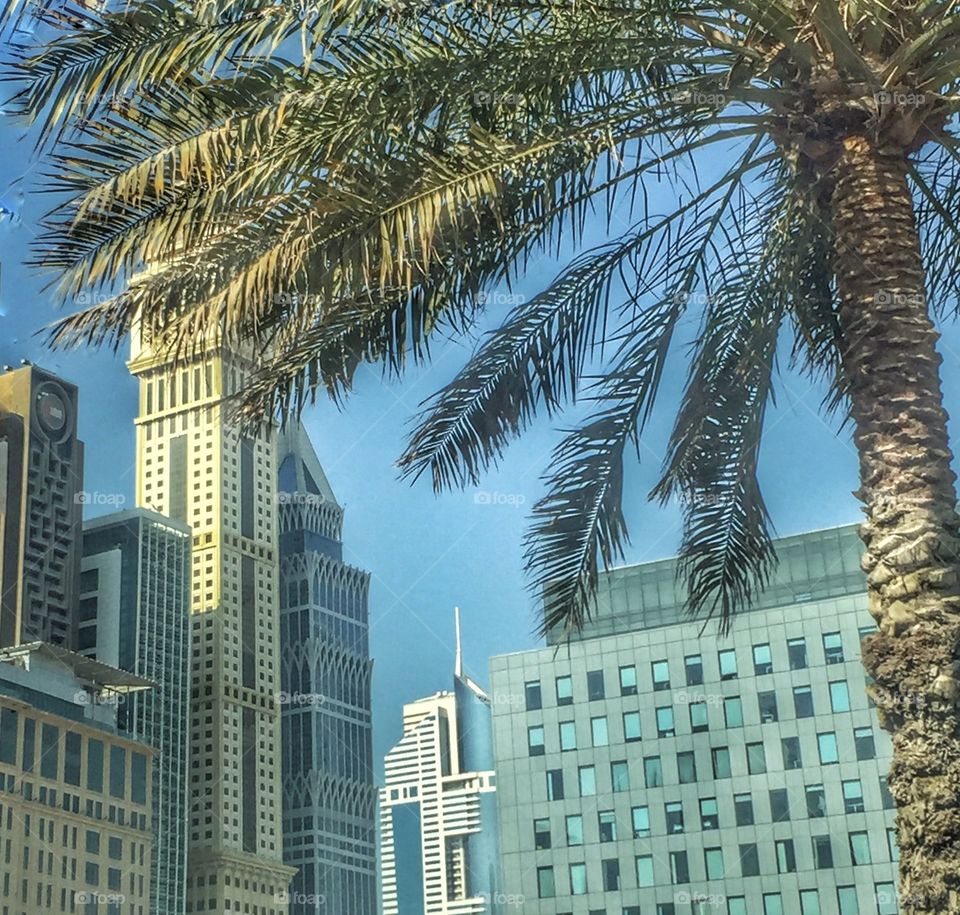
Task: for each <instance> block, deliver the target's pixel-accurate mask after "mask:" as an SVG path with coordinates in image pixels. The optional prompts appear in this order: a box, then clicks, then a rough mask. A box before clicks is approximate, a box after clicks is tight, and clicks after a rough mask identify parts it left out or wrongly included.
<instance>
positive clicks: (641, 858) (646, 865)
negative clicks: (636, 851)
mask: <svg viewBox="0 0 960 915" xmlns="http://www.w3.org/2000/svg"><path fill="white" fill-rule="evenodd" d="M636 864H637V886H653V855H638V856H637V861H636Z"/></svg>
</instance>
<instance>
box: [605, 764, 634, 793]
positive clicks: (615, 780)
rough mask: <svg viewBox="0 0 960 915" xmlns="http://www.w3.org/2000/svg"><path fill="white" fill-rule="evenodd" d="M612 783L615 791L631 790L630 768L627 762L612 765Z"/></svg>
mask: <svg viewBox="0 0 960 915" xmlns="http://www.w3.org/2000/svg"><path fill="white" fill-rule="evenodd" d="M610 783H611V785H612V787H613V790H614V791H629V790H630V767H629V766H628V765H627V761H626V760H617V761H616V762H612V763H610Z"/></svg>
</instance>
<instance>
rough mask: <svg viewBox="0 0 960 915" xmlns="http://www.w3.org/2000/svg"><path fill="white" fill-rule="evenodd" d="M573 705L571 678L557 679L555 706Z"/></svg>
mask: <svg viewBox="0 0 960 915" xmlns="http://www.w3.org/2000/svg"><path fill="white" fill-rule="evenodd" d="M572 704H573V678H572V677H570V676H569V675H568V676H565V677H557V705H572Z"/></svg>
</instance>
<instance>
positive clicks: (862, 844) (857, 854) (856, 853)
mask: <svg viewBox="0 0 960 915" xmlns="http://www.w3.org/2000/svg"><path fill="white" fill-rule="evenodd" d="M849 839H850V863H851V864H854V865H857V864H870V863H871V860H872V859H871V857H870V839H869V837H868V836H867V834H866V833H865V832H851V833H850V836H849Z"/></svg>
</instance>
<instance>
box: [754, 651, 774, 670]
mask: <svg viewBox="0 0 960 915" xmlns="http://www.w3.org/2000/svg"><path fill="white" fill-rule="evenodd" d="M753 672H754V673H755V674H756V675H757V676H760V675H761V674H772V673H773V655H772V654H770V646H769V645H767V644H764V645H754V646H753Z"/></svg>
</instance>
